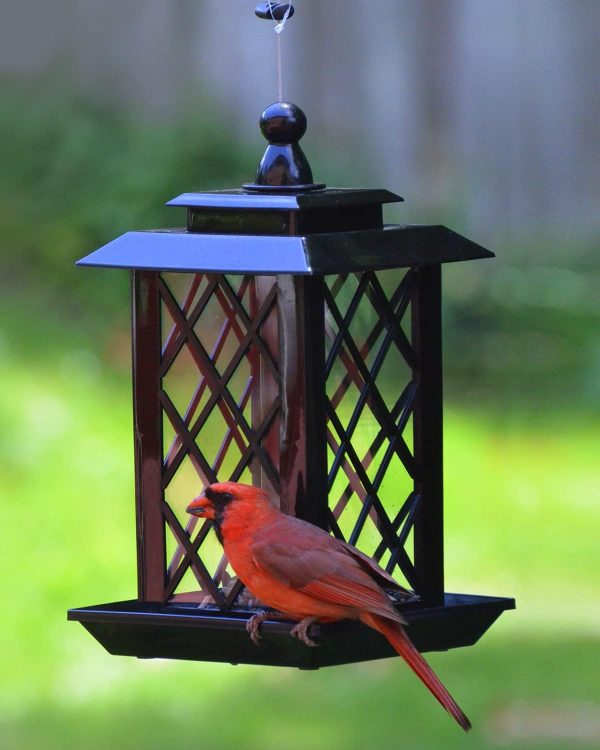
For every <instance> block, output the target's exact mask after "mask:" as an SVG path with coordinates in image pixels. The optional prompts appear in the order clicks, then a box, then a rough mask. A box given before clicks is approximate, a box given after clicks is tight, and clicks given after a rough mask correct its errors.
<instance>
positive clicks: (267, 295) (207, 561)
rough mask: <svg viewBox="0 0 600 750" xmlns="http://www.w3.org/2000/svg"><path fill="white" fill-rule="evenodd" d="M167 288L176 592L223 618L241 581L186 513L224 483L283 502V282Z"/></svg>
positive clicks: (189, 282) (168, 450) (169, 519)
mask: <svg viewBox="0 0 600 750" xmlns="http://www.w3.org/2000/svg"><path fill="white" fill-rule="evenodd" d="M182 277H183V279H182ZM161 278H162V282H163V283H162V286H161V298H162V305H163V310H162V311H163V356H162V391H161V399H162V403H163V421H164V435H165V437H164V441H163V442H164V446H165V454H164V470H163V486H164V490H165V502H166V508H165V521H166V525H167V540H168V547H167V548H168V552H169V558H168V560H167V563H168V581H169V583H168V590H169V594H170V595H171V596H172V598H173V600H174V601H195V602H200V601H202V602H203V603H205V604H206V603H207V602H213V603H214V602H215V601H216V603H217V604H218V605H219V606H221V607H222V608H224V607H226V606H228V605H230V604H231V602H230V601H228V597H229V599H231V596H234V595H235V591H232V588H233V585H234V583H235V580H234V579H232V578H231V570H229V572H227V561H226V560H225V558H224V557H223V554H222V549H221V546H220V545H219V543H218V540H217V538H216V535H215V534H214V531H212V530H209V529H208V527H207V526H206V524H204V523H202V522H201V521H199V520H198V519H197V518H194V517H190V516H189V515H188V514H187V513H186V512H185V508H186V506H187V505H188V503H189V502H190V501H191V500H192V499H193V498H194V497H196V495H198V494H199V492H200V491H201V489H202V486H203V485H204V484H207V483H212V482H216V481H227V480H233V481H241V482H248V483H252V484H255V485H259V486H264V487H265V489H267V490H268V491H271V492H273V494H274V495H277V494H278V490H279V418H280V415H279V412H280V396H279V391H280V374H279V370H278V364H277V357H276V353H277V351H278V335H279V331H278V322H277V309H276V305H277V297H276V286H275V277H254V276H249V275H246V276H227V277H226V276H223V275H219V274H195V275H194V276H192V277H190V276H189V275H185V274H162V277H161ZM230 594H231V596H229V595H230ZM226 600H227V601H226Z"/></svg>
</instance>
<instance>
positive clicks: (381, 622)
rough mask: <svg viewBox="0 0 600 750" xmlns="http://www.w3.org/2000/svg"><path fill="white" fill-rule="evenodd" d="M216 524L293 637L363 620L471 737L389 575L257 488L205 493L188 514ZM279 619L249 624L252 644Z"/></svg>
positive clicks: (241, 572) (233, 557)
mask: <svg viewBox="0 0 600 750" xmlns="http://www.w3.org/2000/svg"><path fill="white" fill-rule="evenodd" d="M187 511H188V513H192V514H193V515H196V516H201V517H202V518H209V519H211V520H212V522H213V525H214V528H215V531H216V532H217V536H218V537H219V540H220V541H221V543H222V545H223V548H224V550H225V554H226V555H227V557H228V559H229V562H230V563H231V567H232V568H233V569H234V571H235V572H236V575H237V576H238V577H239V578H240V579H241V581H242V583H244V585H245V586H246V587H247V588H248V589H249V591H250V592H251V593H252V594H253V595H254V596H255V597H256V598H257V599H260V601H262V602H264V603H265V604H266V605H267V606H269V607H272V608H273V609H275V610H277V611H278V612H279V613H280V615H281V616H284V617H286V618H289V619H290V620H299V623H298V625H296V626H295V627H294V628H293V630H292V631H291V632H292V635H294V636H296V637H297V638H300V640H302V641H303V642H304V643H306V644H307V645H309V646H314V645H316V644H315V643H313V642H312V641H311V640H310V638H309V637H308V633H307V631H308V628H309V627H310V625H312V623H313V622H333V621H334V620H342V619H350V620H360V621H361V622H363V623H364V624H365V625H368V626H369V627H371V628H374V629H375V630H377V631H379V632H380V633H382V634H383V635H384V636H385V637H386V638H387V639H388V641H389V642H390V643H391V645H392V646H393V647H394V648H395V649H396V651H397V652H398V653H399V654H400V656H402V658H403V659H405V660H406V661H407V662H408V664H409V666H410V667H411V669H412V670H413V671H414V672H415V673H416V675H417V676H418V677H419V678H420V679H421V680H422V681H423V682H424V683H425V685H426V686H427V687H428V688H429V690H430V691H431V692H432V693H433V695H434V696H435V697H436V698H437V699H438V701H439V702H440V703H441V704H442V706H443V707H444V708H445V709H446V711H448V713H450V714H451V715H452V716H453V717H454V718H455V719H456V721H457V722H458V723H459V724H460V726H461V727H462V728H463V729H464V730H465V731H468V730H469V729H470V728H471V723H470V721H469V720H468V719H467V717H466V716H465V714H464V713H463V712H462V711H461V709H460V708H459V706H458V705H457V703H456V701H455V700H454V699H453V698H452V696H451V695H450V693H448V691H447V690H446V688H445V687H444V686H443V685H442V683H441V682H440V681H439V679H438V678H437V676H436V675H435V674H434V672H433V671H432V669H431V667H430V666H429V665H428V664H427V662H426V661H425V659H423V657H422V656H421V654H420V653H419V652H418V651H417V649H416V648H415V647H414V646H413V644H412V643H411V641H410V640H409V638H408V636H407V635H406V632H405V630H404V627H403V625H405V624H406V621H405V620H404V619H403V618H402V617H401V616H400V615H399V614H398V612H397V611H396V610H395V609H394V607H393V606H392V603H391V601H390V598H389V597H388V595H387V594H386V593H385V591H384V590H383V588H382V586H387V587H388V588H390V587H393V588H395V589H397V590H400V591H401V592H403V593H405V594H406V595H407V596H409V595H410V592H408V591H406V589H403V588H402V587H401V586H400V585H399V584H398V583H397V582H396V581H395V580H394V579H393V578H392V577H391V576H390V575H388V574H387V573H386V572H385V571H384V570H382V569H381V568H380V567H379V566H378V565H377V564H376V563H374V562H373V560H371V559H370V558H369V557H367V556H366V555H363V554H362V552H359V551H358V550H357V549H356V548H355V547H353V546H352V545H351V544H346V543H345V542H341V541H340V540H339V539H335V538H334V537H332V536H330V535H329V534H327V533H326V532H325V531H323V530H322V529H319V528H318V527H317V526H313V525H312V524H310V523H307V522H306V521H301V520H300V519H298V518H293V517H292V516H288V515H286V514H285V513H282V512H281V511H280V510H279V509H278V508H276V507H275V506H274V505H272V504H271V502H270V501H269V499H268V497H267V495H266V494H265V492H263V491H262V490H261V489H258V488H257V487H250V486H249V485H246V484H236V483H235V482H222V483H219V484H211V485H210V486H209V487H206V489H205V490H204V493H203V494H202V495H200V496H199V497H197V498H196V499H195V500H194V501H193V502H191V503H190V505H189V506H188V508H187ZM272 617H273V613H265V612H261V613H259V614H257V615H255V616H254V617H252V618H251V619H250V620H249V621H248V631H249V633H250V635H251V637H252V640H254V641H255V642H258V639H259V637H260V636H259V635H258V628H259V626H260V623H261V622H262V621H263V620H265V619H270V618H272Z"/></svg>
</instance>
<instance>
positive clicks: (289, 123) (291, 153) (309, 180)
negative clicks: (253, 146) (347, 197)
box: [244, 102, 325, 192]
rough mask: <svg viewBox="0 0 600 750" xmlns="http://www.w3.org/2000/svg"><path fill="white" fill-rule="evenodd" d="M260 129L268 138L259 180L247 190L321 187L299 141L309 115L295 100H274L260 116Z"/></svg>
mask: <svg viewBox="0 0 600 750" xmlns="http://www.w3.org/2000/svg"><path fill="white" fill-rule="evenodd" d="M260 129H261V132H262V134H263V135H264V137H265V138H266V139H267V141H269V145H268V146H267V150H266V151H265V153H264V156H263V158H262V160H261V162H260V164H259V165H258V171H257V173H256V179H255V181H254V182H253V183H250V184H248V185H244V189H245V190H256V191H261V190H262V191H272V192H280V191H288V192H294V191H296V192H301V191H305V190H321V189H323V188H324V187H325V185H323V184H322V183H314V182H313V176H312V170H311V168H310V164H309V163H308V159H307V158H306V156H305V155H304V152H303V151H302V149H301V148H300V145H299V143H298V141H299V140H300V138H302V136H303V135H304V133H306V115H305V114H304V112H303V111H302V110H301V109H300V107H298V106H297V105H296V104H292V102H275V104H271V105H270V106H269V107H267V108H266V109H265V111H264V112H263V113H262V115H261V118H260Z"/></svg>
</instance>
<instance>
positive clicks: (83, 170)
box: [0, 0, 600, 750]
mask: <svg viewBox="0 0 600 750" xmlns="http://www.w3.org/2000/svg"><path fill="white" fill-rule="evenodd" d="M295 5H296V9H297V13H296V16H295V17H294V18H293V19H292V20H291V21H290V22H289V24H288V27H287V28H286V30H285V32H284V34H283V57H284V71H285V94H286V97H289V98H290V99H292V100H293V101H296V102H297V103H299V104H300V105H301V106H302V107H303V109H304V110H305V111H306V113H307V115H308V118H309V131H308V133H307V135H306V136H305V139H304V140H303V146H304V148H305V151H306V152H307V154H308V155H309V158H310V160H311V162H312V166H313V171H314V173H315V177H316V178H317V179H319V180H322V181H325V182H327V183H328V184H329V185H339V186H372V187H387V188H389V189H391V190H393V191H394V192H398V193H400V194H401V195H404V196H405V198H406V199H407V202H406V203H405V204H403V205H402V206H401V207H399V208H396V209H394V210H389V213H388V215H387V218H388V219H389V220H391V221H402V222H409V223H411V222H412V223H414V222H421V221H431V222H435V223H446V224H448V225H449V226H451V227H452V228H453V229H455V230H456V231H458V232H460V233H461V234H464V235H465V236H467V237H470V238H472V239H474V240H475V241H477V242H479V243H480V244H483V245H484V246H487V247H490V248H492V249H494V250H495V251H496V253H497V258H496V259H495V260H494V261H480V262H477V263H471V264H457V265H456V266H448V267H446V269H445V271H444V283H445V375H446V394H447V403H446V428H445V438H446V446H445V461H446V500H447V512H446V519H447V521H446V523H447V531H446V539H447V546H446V549H447V551H446V555H447V558H446V560H447V588H448V590H450V591H464V592H469V593H481V594H485V593H490V594H497V595H507V596H516V597H517V603H518V609H517V611H516V612H515V613H507V614H505V615H503V617H502V618H501V619H500V621H499V622H498V623H497V624H496V626H495V627H493V629H492V630H491V631H490V633H489V634H488V635H487V636H485V637H484V639H483V640H482V642H481V643H480V644H478V645H477V646H476V647H474V648H471V649H462V650H457V651H454V652H451V653H447V654H434V655H431V662H432V664H433V665H434V667H435V668H436V669H437V670H438V671H439V673H440V675H441V676H442V678H443V679H444V680H445V681H446V682H447V684H448V685H449V687H450V688H451V690H452V691H453V692H454V693H455V694H456V697H457V698H458V699H459V702H461V704H463V706H464V708H465V710H466V711H467V713H469V715H470V716H471V718H472V719H473V723H474V725H475V728H474V730H473V735H474V736H473V737H472V738H470V739H469V740H465V738H464V737H463V736H461V734H460V733H459V730H457V729H456V727H455V726H453V724H452V722H451V721H450V720H449V719H448V718H447V717H446V715H445V714H444V713H443V712H442V711H440V710H439V709H438V706H437V705H436V704H435V703H434V702H433V701H432V700H431V698H430V696H429V695H428V694H427V693H426V691H425V690H423V689H422V687H421V686H420V685H419V684H418V683H417V681H416V679H415V678H414V677H413V676H412V675H410V674H409V673H408V670H407V669H406V668H405V667H404V666H403V665H402V664H401V663H400V662H399V661H398V660H395V659H392V660H385V661H381V662H377V663H372V664H364V665H357V666H350V667H340V668H334V669H329V670H322V671H320V672H317V673H301V672H298V671H294V670H288V669H270V668H251V667H245V666H239V667H235V668H234V667H231V666H228V665H209V664H200V663H170V662H161V661H158V662H147V663H144V662H138V661H136V660H134V659H126V658H121V657H112V656H109V655H108V654H106V653H104V652H103V651H102V649H101V648H100V646H98V645H97V644H96V643H95V642H94V641H93V639H92V638H91V637H90V636H88V635H87V634H86V633H85V631H84V630H83V628H81V626H79V625H77V624H75V623H67V622H66V619H65V611H66V609H67V608H68V607H72V606H82V605H85V604H95V603H99V602H107V601H117V600H119V599H126V598H131V597H133V596H135V580H136V579H135V572H134V566H135V530H134V504H133V471H132V437H131V417H130V413H131V412H130V409H131V407H130V376H129V367H130V362H129V332H128V326H129V310H128V278H127V274H126V273H121V272H114V271H101V270H83V269H75V268H74V265H73V264H74V261H75V260H76V259H77V258H79V257H81V256H83V255H85V254H86V253H88V252H89V251H91V250H93V249H95V248H96V247H99V246H100V245H102V244H103V243H105V242H106V241H108V240H110V239H112V238H113V237H115V236H117V235H118V234H120V233H122V232H124V231H126V230H128V229H134V228H150V227H157V226H173V225H177V224H182V223H183V221H184V217H183V216H182V214H181V213H179V212H178V210H176V209H165V208H163V207H162V204H163V203H164V201H165V200H168V199H170V198H171V197H173V196H175V195H177V194H179V193H181V192H184V191H191V190H198V189H216V188H223V187H236V186H238V185H240V184H241V183H242V182H245V181H248V180H249V179H250V178H251V177H252V175H253V173H254V170H255V167H256V163H257V161H258V159H259V158H260V155H261V153H262V150H263V144H264V141H262V139H261V137H260V135H259V133H258V129H257V126H256V125H257V119H258V115H259V113H260V111H261V110H262V109H263V108H264V107H265V106H266V105H268V104H269V103H270V102H271V101H273V100H274V99H275V98H276V75H275V67H274V60H275V52H274V50H275V41H274V33H273V29H272V25H271V24H270V23H266V22H259V21H258V20H256V19H255V18H254V16H253V8H254V4H253V3H252V2H249V1H248V2H247V1H246V0H228V1H226V0H222V1H221V2H217V0H211V1H208V0H172V1H171V2H167V1H166V0H146V1H145V2H143V3H142V2H139V0H137V1H136V0H120V1H119V2H117V1H116V0H54V1H53V2H52V3H42V2H41V1H40V0H21V2H20V3H18V4H17V3H13V4H10V6H9V4H8V3H4V4H3V5H2V8H1V9H0V85H1V88H0V165H1V168H0V219H1V221H0V224H1V226H2V232H1V233H0V247H1V253H2V256H1V257H2V273H1V274H0V383H1V387H0V498H1V500H0V527H1V528H2V534H3V539H2V545H1V546H0V550H1V552H0V571H1V573H0V575H1V576H2V582H3V591H4V603H3V606H2V615H1V617H0V642H1V645H2V656H1V661H2V665H3V666H2V680H0V747H1V748H7V750H30V749H31V750H34V749H35V750H38V749H40V750H41V749H42V748H43V749H44V750H54V748H57V749H58V748H60V749H61V750H68V749H69V748H75V747H77V748H79V747H82V746H85V747H86V748H88V749H89V750H95V749H96V748H105V747H106V746H110V745H112V746H114V747H118V748H123V749H124V750H129V748H132V749H133V748H141V747H143V748H145V750H153V749H154V748H156V749H158V748H166V747H174V748H182V749H183V748H197V747H203V748H206V749H207V750H212V749H213V748H214V749H215V750H217V749H218V748H230V747H232V746H237V747H240V748H261V749H262V750H267V749H269V748H278V750H296V749H297V748H298V749H299V748H306V747H314V748H332V749H333V750H335V749H337V748H344V749H345V750H351V749H352V748H364V747H392V746H393V747H410V748H415V749H420V748H424V749H425V748H452V747H458V746H461V747H462V746H463V744H464V743H465V742H471V744H472V746H473V747H477V748H494V747H506V748H580V747H594V748H597V747H600V719H599V716H600V666H599V665H600V633H599V629H598V622H599V616H600V601H599V600H600V597H599V594H600V586H599V583H598V571H599V567H600V559H599V554H598V547H599V529H600V525H599V521H600V518H599V515H600V503H599V502H598V501H599V500H600V497H599V495H600V490H599V480H600V462H599V460H598V455H599V450H598V448H599V440H598V438H599V437H600V414H599V409H598V403H599V396H600V334H599V328H598V323H599V318H600V315H599V312H600V310H599V298H600V295H599V293H598V273H597V272H598V264H597V252H598V249H597V248H598V240H599V239H600V219H599V213H598V205H599V200H600V180H599V167H600V158H599V157H600V140H599V138H598V122H599V121H600V95H599V88H598V84H597V80H598V70H600V55H599V52H598V50H599V49H600V4H599V3H598V2H596V0H375V1H374V2H370V3H369V2H358V0H346V1H345V2H343V1H342V0H326V1H325V0H323V1H319V0H297V2H296V3H295Z"/></svg>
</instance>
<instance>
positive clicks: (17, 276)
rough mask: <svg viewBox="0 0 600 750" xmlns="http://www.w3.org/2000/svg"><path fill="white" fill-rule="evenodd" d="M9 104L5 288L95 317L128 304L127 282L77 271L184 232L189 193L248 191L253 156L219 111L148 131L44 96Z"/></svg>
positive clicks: (130, 118) (135, 122)
mask: <svg viewBox="0 0 600 750" xmlns="http://www.w3.org/2000/svg"><path fill="white" fill-rule="evenodd" d="M29 94H30V95H29V96H28V97H27V98H26V97H25V96H24V94H23V91H22V89H20V90H19V91H18V92H16V91H15V92H12V93H11V92H10V91H8V92H3V96H2V98H1V99H0V161H1V163H2V170H1V171H0V197H1V201H0V212H1V213H0V219H1V220H2V224H3V226H4V231H3V239H2V246H3V257H4V274H3V279H2V285H3V286H6V285H11V284H13V283H14V281H15V280H17V281H18V282H19V283H20V284H23V285H25V286H26V287H27V288H29V289H30V290H35V291H38V292H39V293H40V294H42V295H43V296H46V297H47V298H49V299H52V300H54V301H56V303H57V304H59V305H66V306H67V307H68V308H69V309H70V310H73V309H77V310H78V312H80V313H82V314H87V315H89V316H90V317H92V318H93V317H96V318H98V317H100V316H103V315H108V316H110V315H112V314H114V313H115V310H118V309H119V308H122V306H123V304H124V300H126V299H127V298H128V291H127V290H128V284H129V281H128V274H127V273H123V272H115V271H103V270H93V271H89V270H87V269H85V270H83V269H79V270H77V269H76V268H75V267H74V263H75V261H76V260H77V259H79V258H81V257H82V256H83V255H86V254H87V253H88V252H91V251H93V250H95V249H96V248H98V247H100V246H101V245H103V244H105V243H107V242H109V241H110V240H112V239H114V238H115V237H117V236H118V235H120V234H122V233H124V232H126V231H129V230H132V229H152V228H156V227H160V226H163V227H164V226H167V227H169V226H176V225H178V224H183V223H184V222H185V216H184V214H183V209H174V208H166V207H165V206H164V203H165V201H167V200H170V199H171V198H173V197H175V196H176V195H179V194H180V193H182V192H184V191H193V190H207V189H215V188H224V187H231V186H232V185H233V186H236V185H240V184H241V183H242V182H243V181H244V180H247V177H248V170H249V169H250V170H252V169H253V167H254V165H253V160H252V157H251V156H249V157H248V156H246V155H244V153H243V151H242V149H241V147H240V145H239V142H238V141H236V140H235V138H232V136H231V133H230V132H226V131H225V130H224V129H223V128H222V127H221V126H220V123H219V122H218V120H217V118H216V117H215V113H214V112H213V111H212V110H211V108H210V105H209V104H206V105H205V106H204V107H203V108H202V110H201V111H198V112H194V113H189V115H188V116H186V117H181V118H180V119H179V120H177V122H169V121H164V122H161V123H157V122H149V121H148V120H145V119H143V118H142V117H141V116H135V115H131V114H127V113H123V112H112V111H110V110H108V109H102V108H99V107H98V106H97V105H94V104H93V103H91V102H90V101H87V100H85V101H84V100H74V99H72V98H65V97H64V96H60V95H57V94H56V92H43V91H40V89H39V87H34V88H32V90H31V91H30V92H29Z"/></svg>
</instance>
